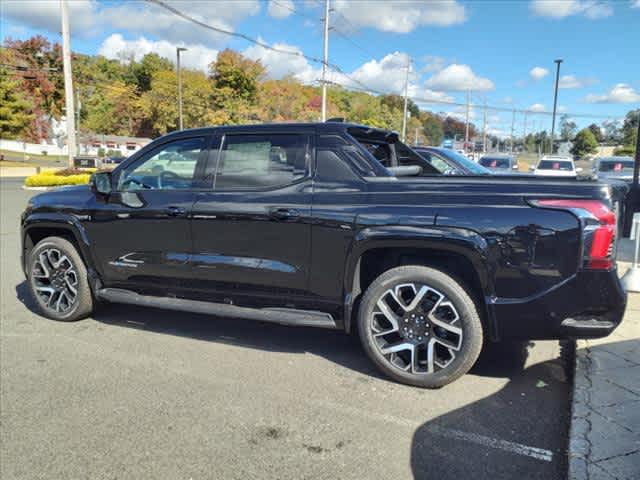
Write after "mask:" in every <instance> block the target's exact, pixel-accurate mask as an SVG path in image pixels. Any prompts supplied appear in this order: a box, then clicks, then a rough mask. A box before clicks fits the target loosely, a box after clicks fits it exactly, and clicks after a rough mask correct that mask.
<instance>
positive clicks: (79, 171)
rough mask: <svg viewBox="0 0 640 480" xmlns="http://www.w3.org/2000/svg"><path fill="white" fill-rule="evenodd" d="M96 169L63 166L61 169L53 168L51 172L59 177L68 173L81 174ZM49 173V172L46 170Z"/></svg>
mask: <svg viewBox="0 0 640 480" xmlns="http://www.w3.org/2000/svg"><path fill="white" fill-rule="evenodd" d="M95 171H96V169H95V168H76V167H69V168H65V169H63V170H55V171H52V172H51V173H53V174H54V175H57V176H59V177H68V176H70V175H82V174H85V173H89V174H91V173H94V172H95ZM47 173H48V174H49V175H50V174H51V173H49V172H47Z"/></svg>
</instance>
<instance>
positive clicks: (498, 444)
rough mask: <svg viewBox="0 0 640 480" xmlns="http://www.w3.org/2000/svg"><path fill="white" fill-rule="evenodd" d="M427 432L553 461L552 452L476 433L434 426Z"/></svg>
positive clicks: (428, 428)
mask: <svg viewBox="0 0 640 480" xmlns="http://www.w3.org/2000/svg"><path fill="white" fill-rule="evenodd" d="M427 430H428V431H429V432H432V433H435V434H437V435H442V436H443V437H449V438H454V439H456V440H465V441H467V442H472V443H477V444H478V445H483V446H485V447H491V448H498V449H500V450H505V451H507V452H511V453H516V454H518V455H526V456H527V457H532V458H537V459H538V460H544V461H545V462H551V461H552V460H553V452H551V451H549V450H544V449H542V448H536V447H529V446H528V445H522V444H521V443H514V442H509V441H507V440H500V439H497V438H491V437H485V436H484V435H478V434H477V433H469V432H461V431H460V430H452V429H450V428H441V427H438V426H436V425H432V426H429V427H427Z"/></svg>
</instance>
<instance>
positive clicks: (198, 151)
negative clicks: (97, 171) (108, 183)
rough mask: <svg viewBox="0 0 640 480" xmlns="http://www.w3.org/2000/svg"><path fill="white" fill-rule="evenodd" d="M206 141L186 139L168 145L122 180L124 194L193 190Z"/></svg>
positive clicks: (146, 156) (129, 171)
mask: <svg viewBox="0 0 640 480" xmlns="http://www.w3.org/2000/svg"><path fill="white" fill-rule="evenodd" d="M205 144H206V143H205V138H204V137H196V138H185V139H182V140H175V141H173V142H169V143H165V144H164V145H161V146H159V147H158V148H156V149H154V150H152V151H151V152H150V153H149V154H147V155H145V156H144V157H143V158H142V159H141V160H139V161H137V162H135V163H134V164H133V165H131V166H129V167H128V168H127V169H126V170H125V171H124V172H122V175H121V176H120V189H121V190H145V189H162V190H174V189H190V188H194V187H195V172H196V166H197V164H198V161H199V160H200V159H201V157H202V156H203V155H202V152H203V151H204V150H205Z"/></svg>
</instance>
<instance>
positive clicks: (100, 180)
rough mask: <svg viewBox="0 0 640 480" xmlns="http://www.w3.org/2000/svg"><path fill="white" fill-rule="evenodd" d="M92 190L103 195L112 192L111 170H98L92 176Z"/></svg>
mask: <svg viewBox="0 0 640 480" xmlns="http://www.w3.org/2000/svg"><path fill="white" fill-rule="evenodd" d="M90 183H91V190H92V191H93V192H94V193H99V194H101V195H109V194H110V193H111V190H112V187H111V172H97V173H94V174H93V175H92V176H91V182H90Z"/></svg>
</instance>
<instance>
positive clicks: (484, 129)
mask: <svg viewBox="0 0 640 480" xmlns="http://www.w3.org/2000/svg"><path fill="white" fill-rule="evenodd" d="M482 153H487V97H484V113H483V118H482Z"/></svg>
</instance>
